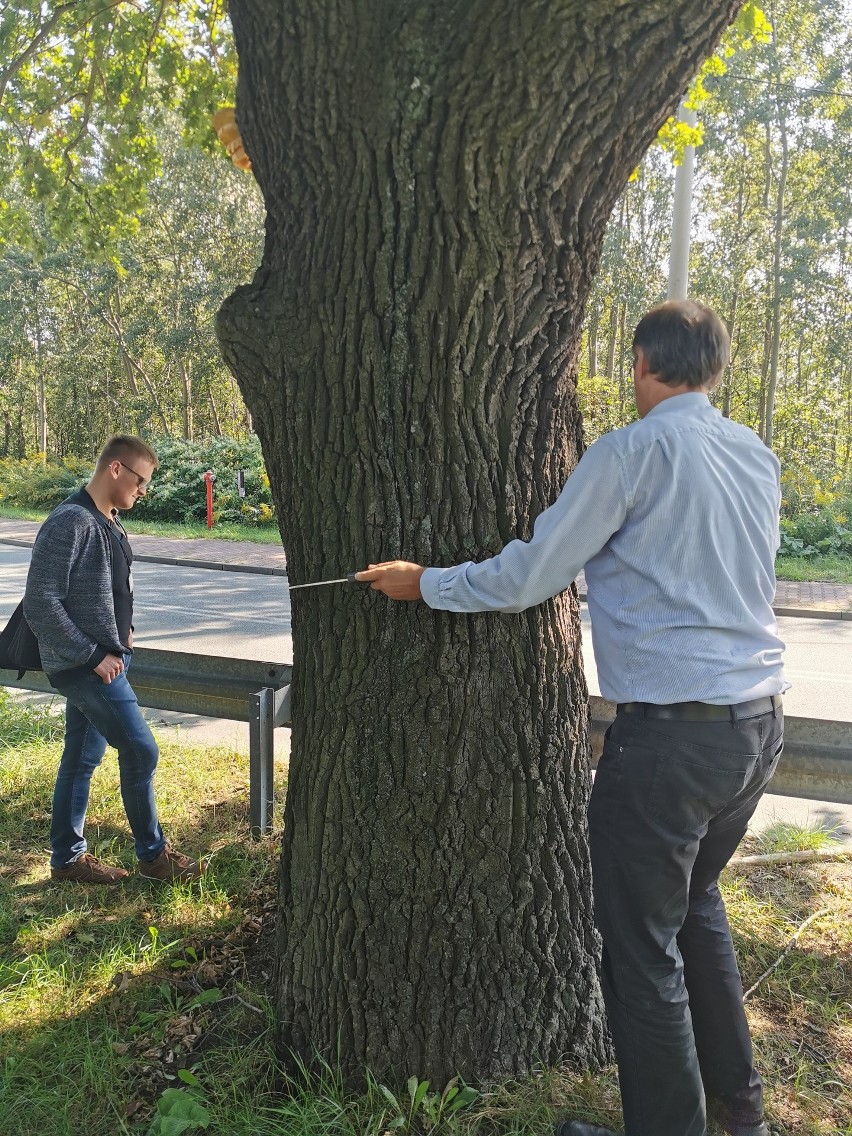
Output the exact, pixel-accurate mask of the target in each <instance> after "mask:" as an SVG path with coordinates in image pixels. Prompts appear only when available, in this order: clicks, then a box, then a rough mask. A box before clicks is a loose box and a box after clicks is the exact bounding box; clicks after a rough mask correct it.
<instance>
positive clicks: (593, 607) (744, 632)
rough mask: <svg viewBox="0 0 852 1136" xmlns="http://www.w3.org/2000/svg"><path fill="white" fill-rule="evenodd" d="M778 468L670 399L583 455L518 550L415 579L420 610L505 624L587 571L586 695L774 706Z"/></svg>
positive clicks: (704, 408) (733, 426)
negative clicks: (592, 670) (593, 690)
mask: <svg viewBox="0 0 852 1136" xmlns="http://www.w3.org/2000/svg"><path fill="white" fill-rule="evenodd" d="M779 472H780V471H779V465H778V460H777V459H776V457H775V456H774V454H772V452H771V451H770V450H768V449H767V448H766V446H764V444H763V443H762V442H761V441H760V439H759V438H758V437H757V435H756V434H754V433H753V432H752V431H751V430H749V429H747V428H746V427H745V426H740V425H738V424H737V423H735V422H731V421H730V420H729V419H727V418H724V417H723V416H722V414H720V413H719V411H718V410H715V409H714V408H713V406H711V404H710V401H709V399H708V398H707V396H706V395H705V394H703V393H701V392H691V393H689V394H679V395H674V396H672V397H670V398H667V399H665V400H664V401H663V402H661V403H659V404H658V405H657V406H655V407H654V409H653V410H651V411H650V412H649V413H648V414H647V415H646V416H645V417H644V418H643V419H641V420H640V421H638V422H634V423H631V425H629V426H625V427H623V428H622V429H620V430H613V431H612V433H610V434H606V435H604V437H602V438H600V439H599V440H598V441H597V442H595V443H594V445H592V446H590V447H589V449H588V450H587V451H586V452H585V454H584V455H583V457H582V458H581V460H580V461H579V462H578V464H577V468H576V469H575V470H574V472H573V473H572V474H571V476H570V477H569V479H568V481H567V482H566V484H565V487H564V489H563V490H562V493H561V494H560V496H559V498H558V499H557V500H556V501H555V502H554V504H553V505H551V506H550V508H549V509H546V510H545V511H544V512H543V513H542V514H541V515H540V516H539V517H538V518H537V520H536V522H535V526H534V530H533V535H532V537H531V539H530V540H529V541H522V540H513V541H512V542H511V543H509V544H507V545H506V547H505V548H504V549H503V551H502V552H501V553H500V554H499V555H498V556H495V557H493V558H491V559H490V560H484V561H482V562H481V563H479V564H474V563H472V562H468V563H466V564H460V565H458V566H457V567H455V568H427V569H426V571H425V572H424V574H423V576H422V578H421V581H420V588H421V591H422V593H423V598H424V600H425V601H426V603H427V604H429V606H430V607H433V608H441V609H444V610H448V611H463V612H473V611H503V612H516V611H523V610H524V609H525V608H528V607H532V606H533V605H534V604H538V603H542V602H543V601H544V600H546V599H549V598H550V597H551V596H554V595H556V594H557V593H558V592H561V591H563V590H564V589H565V588H567V587H568V586H569V585H570V584H571V582H572V580H573V579H574V577H575V576H576V575H577V573H578V572H579V570H580V569H581V568H582V567H583V565H585V567H586V585H587V588H588V603H589V614H590V616H591V621H592V640H593V643H594V648H595V658H596V660H597V666H598V678H599V680H600V688H601V693H602V694H603V695H604V697H605V698H609V699H611V700H612V701H613V702H653V703H656V704H667V703H670V702H691V701H693V700H695V701H701V702H711V703H715V704H719V705H727V704H731V703H736V702H744V701H747V700H748V699H751V698H759V697H762V696H764V695H768V694H779V693H781V692H782V691H783V690H784V689H786V687H787V686H788V685H789V684H788V683H787V682H786V681H785V680H784V675H783V670H782V663H781V655H782V652H783V649H784V645H783V643H782V642H781V640H780V639H779V638H778V628H777V625H776V622H775V614H774V612H773V610H772V600H773V598H774V595H775V568H774V564H775V553H776V551H777V549H778V543H779V537H778V513H779V507H780V501H781V494H780V488H779Z"/></svg>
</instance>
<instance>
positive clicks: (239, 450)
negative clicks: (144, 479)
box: [133, 436, 275, 525]
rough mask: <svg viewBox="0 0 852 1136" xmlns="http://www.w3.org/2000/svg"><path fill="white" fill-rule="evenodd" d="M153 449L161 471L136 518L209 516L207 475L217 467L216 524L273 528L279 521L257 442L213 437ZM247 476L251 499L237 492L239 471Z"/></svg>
mask: <svg viewBox="0 0 852 1136" xmlns="http://www.w3.org/2000/svg"><path fill="white" fill-rule="evenodd" d="M153 448H154V450H155V451H156V453H157V457H158V458H159V459H160V468H159V470H158V471H157V473H156V474H155V475H154V481H153V483H152V486H151V489H150V491H149V493H148V495H147V496H146V497H145V498H144V499H143V500H141V501H139V502H138V503H137V505H136V507H135V509H134V511H133V515H134V517H137V516H138V517H139V518H140V519H142V520H152V521H178V522H179V523H185V522H187V521H203V520H204V519H205V518H206V516H207V496H206V487H205V484H204V480H203V478H204V474H205V473H206V471H207V470H208V469H212V470H213V472H214V473H215V474H216V481H215V482H214V484H213V519H214V521H236V522H238V523H240V524H248V525H252V524H254V525H268V524H273V523H274V521H275V510H274V508H273V505H272V496H271V494H270V491H269V478H268V477H267V475H266V469H265V468H264V465H263V457H262V456H261V452H260V443H259V442H258V440H257V438H256V437H254V436H252V437H249V438H209V439H205V440H203V441H196V442H187V441H185V440H183V439H180V440H177V441H175V440H172V439H168V440H166V441H159V442H154V443H153ZM238 470H243V471H244V472H245V490H246V495H245V497H244V498H241V497H240V496H239V494H238V492H237V472H238Z"/></svg>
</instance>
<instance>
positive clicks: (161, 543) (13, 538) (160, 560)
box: [0, 517, 852, 619]
mask: <svg viewBox="0 0 852 1136" xmlns="http://www.w3.org/2000/svg"><path fill="white" fill-rule="evenodd" d="M38 530H39V522H38V521H14V520H8V519H6V518H3V517H0V544H17V545H24V546H29V545H31V544H32V543H33V541H34V540H35V536H36V533H37V532H38ZM129 531H130V535H131V539H132V542H133V554H134V556H135V557H136V559H137V560H141V561H147V562H149V563H155V564H180V565H183V566H184V567H186V568H218V569H221V570H224V571H230V572H256V573H259V574H261V575H265V576H286V575H287V557H286V556H285V554H284V549H283V548H281V547H280V546H279V545H275V544H252V543H251V542H250V541H235V540H216V539H215V538H211V539H209V540H208V539H207V538H205V537H196V538H188V539H186V540H179V539H175V538H172V537H162V536H142V535H138V534H134V533H133V522H132V520H131V521H130V529H129ZM350 567H352V568H354V567H357V565H352V566H346V565H341V566H340V570H341V572H343V571H348V570H349V569H350ZM577 587H578V588H579V590H580V595H581V596H583V597H585V594H586V580H585V577H584V575H583V573H582V572H581V573H580V575H579V576H578V577H577ZM775 611H776V612H777V613H778V614H779V615H799V616H810V617H811V618H816V619H841V618H842V619H852V584H826V583H822V582H819V581H810V582H801V583H797V582H795V581H791V580H779V581H778V588H777V590H776V593H775Z"/></svg>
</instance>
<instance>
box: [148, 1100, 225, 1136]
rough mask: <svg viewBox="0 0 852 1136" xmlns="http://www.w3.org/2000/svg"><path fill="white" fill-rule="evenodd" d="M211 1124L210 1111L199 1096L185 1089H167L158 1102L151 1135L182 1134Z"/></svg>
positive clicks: (177, 1135)
mask: <svg viewBox="0 0 852 1136" xmlns="http://www.w3.org/2000/svg"><path fill="white" fill-rule="evenodd" d="M209 1124H210V1113H209V1112H208V1110H207V1109H206V1108H205V1107H204V1105H203V1104H201V1103H200V1101H199V1100H198V1098H197V1097H196V1096H195V1095H194V1094H192V1093H188V1092H185V1091H184V1090H183V1089H166V1090H165V1091H164V1092H163V1095H162V1096H161V1097H160V1099H159V1101H158V1102H157V1115H156V1117H155V1119H154V1123H153V1124H152V1125H151V1127H150V1129H149V1136H181V1133H182V1132H198V1131H199V1130H200V1129H202V1128H207V1127H208V1126H209Z"/></svg>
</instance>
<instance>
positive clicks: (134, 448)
mask: <svg viewBox="0 0 852 1136" xmlns="http://www.w3.org/2000/svg"><path fill="white" fill-rule="evenodd" d="M122 458H131V459H133V458H142V459H143V460H144V461H149V462H151V464H152V465H153V466H154V469H158V468H159V465H160V463H159V461H158V460H157V455H156V454H155V453H154V451H153V450H152V449H151V447H150V446H149V445H148V444H147V443H146V442H143V441H142V439H141V438H137V437H136V436H135V435H134V434H113V435H112V437H111V438H107V440H106V443H105V444H104V448H103V449H102V450H101V452H100V454H99V455H98V464H97V468H98V469H104V468H105V467H106V466H108V465H109V463H110V462H114V461H121V460H122Z"/></svg>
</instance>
